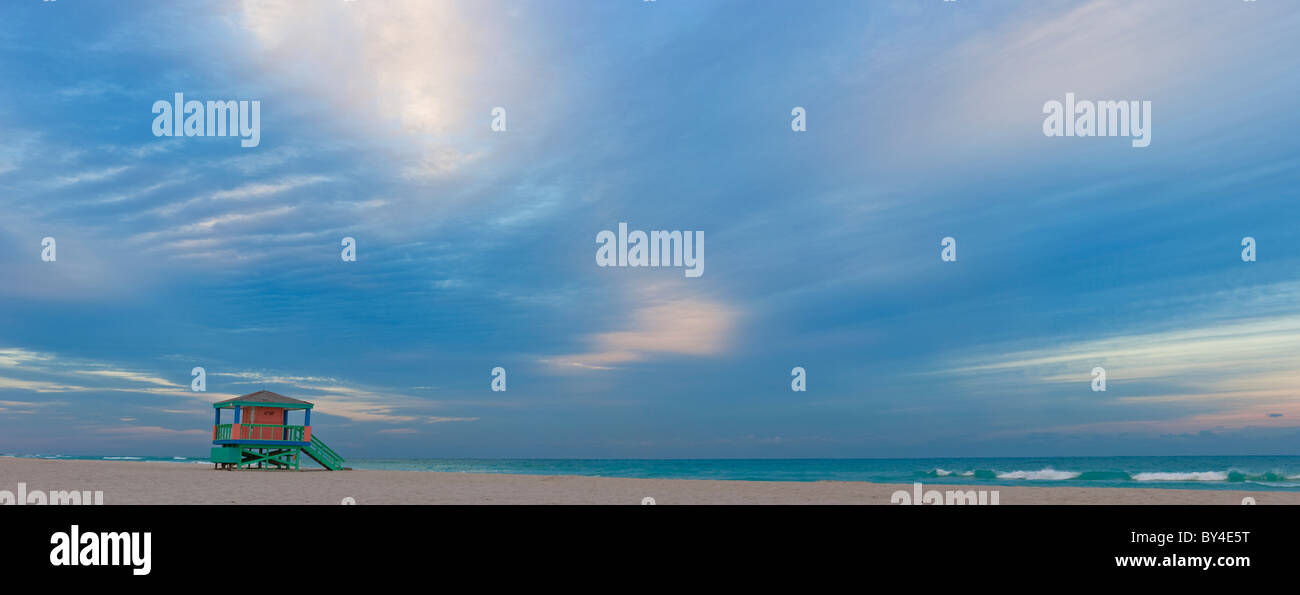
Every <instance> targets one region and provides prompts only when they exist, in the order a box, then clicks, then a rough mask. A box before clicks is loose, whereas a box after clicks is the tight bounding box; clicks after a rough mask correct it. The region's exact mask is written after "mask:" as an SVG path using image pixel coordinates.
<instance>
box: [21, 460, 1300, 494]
mask: <svg viewBox="0 0 1300 595" xmlns="http://www.w3.org/2000/svg"><path fill="white" fill-rule="evenodd" d="M6 456H22V457H35V458H50V459H82V460H87V459H89V460H137V461H166V462H174V463H189V464H206V463H207V460H206V459H205V458H203V457H201V456H200V457H179V456H177V457H144V456H140V457H135V456H68V455H6ZM347 464H348V466H350V467H352V468H354V469H389V470H400V471H445V472H452V473H520V474H532V475H582V476H588V477H642V478H664V479H719V480H745V481H865V482H875V483H911V482H916V481H919V482H922V483H925V484H968V485H1001V486H1013V485H1037V486H1076V487H1108V488H1152V487H1162V488H1177V489H1194V490H1218V489H1222V490H1287V491H1300V457H1298V456H1226V457H1225V456H1204V457H1198V456H1183V457H1150V456H1147V457H1047V458H1034V457H1017V458H934V459H348V461H347Z"/></svg>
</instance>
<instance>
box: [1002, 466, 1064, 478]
mask: <svg viewBox="0 0 1300 595" xmlns="http://www.w3.org/2000/svg"><path fill="white" fill-rule="evenodd" d="M1078 476H1079V473H1078V472H1077V471H1057V470H1056V469H1053V468H1051V467H1047V468H1045V469H1039V470H1038V471H1007V472H1004V473H999V474H997V477H998V479H1034V480H1056V481H1060V480H1063V479H1074V478H1076V477H1078Z"/></svg>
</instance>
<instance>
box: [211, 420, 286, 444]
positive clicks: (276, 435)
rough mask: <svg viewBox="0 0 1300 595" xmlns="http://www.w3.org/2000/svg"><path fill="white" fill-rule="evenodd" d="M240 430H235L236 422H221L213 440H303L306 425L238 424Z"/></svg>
mask: <svg viewBox="0 0 1300 595" xmlns="http://www.w3.org/2000/svg"><path fill="white" fill-rule="evenodd" d="M238 425H239V431H238V432H235V431H234V426H235V424H221V425H218V426H217V427H216V432H215V433H214V434H213V438H212V439H213V440H286V441H289V442H302V441H303V429H304V426H286V425H280V424H238Z"/></svg>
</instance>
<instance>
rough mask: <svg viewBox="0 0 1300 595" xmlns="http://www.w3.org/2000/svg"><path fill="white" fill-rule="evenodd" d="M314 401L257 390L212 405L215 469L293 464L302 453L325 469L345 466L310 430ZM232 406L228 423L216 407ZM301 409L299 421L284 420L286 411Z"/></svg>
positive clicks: (213, 461)
mask: <svg viewBox="0 0 1300 595" xmlns="http://www.w3.org/2000/svg"><path fill="white" fill-rule="evenodd" d="M312 407H315V405H313V404H311V403H308V402H307V401H301V400H298V399H295V398H292V397H286V396H284V395H281V394H278V393H273V392H271V391H269V390H259V391H257V392H255V393H249V394H246V395H244V396H242V397H235V398H233V399H226V400H224V401H219V402H216V403H213V404H212V408H213V410H215V412H216V415H215V418H214V420H213V422H212V457H211V458H212V465H213V468H215V469H294V470H297V469H299V461H300V459H301V458H302V455H304V454H305V455H307V456H309V457H311V459H312V460H313V461H316V462H317V463H318V464H320V466H321V467H324V468H326V469H328V470H330V471H340V470H343V469H347V467H344V466H343V457H341V456H339V453H336V452H334V450H333V449H331V448H330V447H328V446H325V443H324V442H322V441H321V439H320V438H317V437H315V436H312V435H311V410H312ZM226 409H233V410H234V412H235V413H234V420H233V421H232V422H231V423H228V424H223V423H221V412H222V411H223V410H226ZM295 411H302V414H303V418H302V425H300V426H295V425H289V414H290V412H295Z"/></svg>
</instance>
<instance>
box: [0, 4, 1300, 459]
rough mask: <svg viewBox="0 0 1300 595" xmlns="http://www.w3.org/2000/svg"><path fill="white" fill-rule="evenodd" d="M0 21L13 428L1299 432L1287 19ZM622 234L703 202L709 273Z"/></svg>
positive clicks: (519, 7)
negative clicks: (623, 252)
mask: <svg viewBox="0 0 1300 595" xmlns="http://www.w3.org/2000/svg"><path fill="white" fill-rule="evenodd" d="M0 14H2V16H3V21H4V22H5V23H6V26H4V27H0V48H2V49H3V51H2V52H0V78H3V80H4V81H5V82H6V84H4V85H2V86H0V135H2V138H3V142H2V143H0V209H2V212H3V214H4V216H3V217H0V271H2V272H3V283H0V452H18V453H56V452H57V453H65V454H198V453H202V452H204V449H205V448H206V440H207V438H206V437H207V436H208V435H209V433H210V427H209V426H210V424H211V421H210V420H211V409H210V406H209V403H211V402H212V401H215V400H218V399H223V398H228V397H230V396H235V395H239V394H244V393H248V392H252V391H255V390H259V389H263V388H265V389H269V390H274V391H277V392H280V393H283V394H286V395H290V396H295V397H299V398H303V399H307V400H311V401H314V402H316V403H318V408H317V414H316V415H315V416H314V417H313V422H314V425H315V427H316V431H317V432H318V433H319V435H320V436H321V437H323V438H325V439H327V440H328V441H329V442H330V444H331V445H332V446H335V447H336V449H337V450H339V451H340V452H342V453H343V454H344V455H345V456H355V457H375V456H400V457H458V456H475V457H497V456H508V457H822V456H826V457H859V456H861V457H906V456H913V457H921V456H979V455H984V456H1001V455H1014V456H1051V455H1094V454H1095V455H1125V454H1245V453H1260V454H1273V453H1277V454H1285V453H1290V452H1292V451H1293V449H1294V448H1295V445H1296V444H1297V441H1298V440H1300V428H1298V427H1297V426H1298V425H1300V406H1298V405H1297V399H1296V394H1297V390H1296V389H1297V385H1298V384H1300V377H1297V375H1296V373H1295V369H1296V363H1297V362H1300V306H1297V304H1298V303H1300V301H1297V298H1300V279H1297V277H1296V271H1297V270H1300V269H1298V268H1297V265H1300V233H1298V232H1297V224H1296V222H1297V221H1300V206H1297V205H1300V201H1298V200H1297V198H1300V196H1297V194H1300V192H1298V191H1297V190H1296V188H1297V182H1298V181H1300V180H1298V179H1297V178H1298V176H1297V174H1296V173H1295V172H1296V167H1297V165H1300V163H1298V162H1300V140H1298V139H1297V137H1296V135H1295V130H1296V129H1297V124H1300V116H1298V115H1297V113H1296V110H1295V106H1296V101H1295V97H1296V96H1297V92H1298V91H1300V78H1298V77H1296V76H1295V73H1296V72H1298V71H1300V51H1298V50H1300V42H1297V41H1296V38H1295V35H1294V32H1295V31H1296V30H1300V12H1297V11H1295V10H1294V9H1293V8H1291V7H1289V6H1288V5H1286V4H1284V3H1279V2H1268V1H1260V2H1232V1H1204V0H1197V1H1191V2H1174V1H1168V2H1159V1H1156V2H1141V3H1132V2H1122V1H1118V0H1116V1H1104V0H1097V1H1091V2H1050V1H1044V2H1033V3H1025V5H1019V6H1018V5H1016V4H1014V3H1007V2H976V1H966V0H959V1H958V2H947V3H945V2H940V1H938V0H932V1H931V0H925V1H921V0H917V1H907V2H903V1H898V2H830V1H827V2H816V3H779V2H683V1H677V0H658V1H656V2H641V1H639V0H619V1H611V2H574V1H566V2H473V3H470V2H464V3H442V2H397V1H385V2H380V1H377V0H357V1H355V2H341V1H340V2H290V3H279V2H270V1H264V0H258V1H255V2H253V1H250V2H245V3H240V2H169V3H145V2H122V3H102V2H79V1H76V0H57V1H56V2H39V1H24V2H10V3H6V4H5V5H4V6H3V8H0ZM177 92H180V93H184V94H185V95H186V98H187V99H198V100H230V99H236V100H238V99H246V100H258V101H260V102H261V144H260V146H258V147H255V148H241V147H240V146H239V142H238V140H237V139H229V138H206V137H175V138H167V137H155V136H154V135H153V134H152V132H151V123H152V121H153V117H154V115H153V114H152V113H151V111H150V109H151V106H152V105H153V103H154V102H155V101H157V100H170V99H171V98H172V96H173V94H174V93H177ZM1068 92H1073V93H1075V94H1076V95H1077V96H1079V97H1080V98H1088V99H1099V100H1100V99H1114V100H1145V101H1151V102H1152V106H1153V107H1152V112H1153V116H1152V135H1151V138H1152V142H1151V145H1150V146H1149V147H1146V148H1133V147H1131V146H1130V144H1129V141H1128V139H1125V138H1104V137H1098V138H1049V137H1046V136H1044V135H1043V133H1042V121H1043V113H1042V106H1043V104H1044V102H1047V101H1051V100H1057V101H1060V100H1063V99H1064V96H1065V94H1066V93H1068ZM496 106H502V107H505V108H506V109H507V111H508V129H507V131H506V132H499V133H498V132H493V131H492V130H491V129H490V126H489V124H490V122H491V110H492V108H493V107H496ZM794 106H801V107H804V108H805V109H806V111H807V114H808V115H807V131H806V132H797V133H796V132H793V131H792V130H791V126H790V120H791V116H790V113H791V109H792V108H793V107H794ZM619 222H627V223H628V224H629V226H630V227H631V228H633V229H641V230H657V229H679V230H700V231H703V232H704V235H705V240H706V247H707V249H706V252H705V259H706V262H707V266H706V268H705V271H706V272H705V274H704V275H703V276H702V277H699V278H686V277H684V276H683V274H682V271H681V270H680V269H671V268H670V269H633V268H602V267H598V266H596V264H595V260H594V255H595V250H596V247H597V245H596V244H595V242H594V238H595V236H596V234H597V233H598V232H600V231H602V230H613V229H616V228H617V225H618V223H619ZM46 236H52V237H54V238H56V240H57V242H58V244H57V246H58V252H57V254H58V259H57V261H56V262H52V263H50V262H42V261H41V259H40V252H41V239H42V238H44V237H46ZM345 236H349V237H354V238H356V240H357V244H358V260H357V261H356V262H343V261H342V260H341V259H340V258H339V252H340V249H341V248H340V246H339V243H340V240H341V238H343V237H345ZM945 236H951V237H954V238H956V239H957V240H958V246H959V251H958V255H959V257H958V260H957V262H942V261H941V260H940V258H939V251H940V247H939V241H940V239H941V238H943V237H945ZM1245 236H1251V237H1254V238H1256V240H1257V243H1258V260H1257V261H1256V262H1250V263H1246V262H1242V259H1241V257H1240V254H1241V245H1240V243H1241V239H1242V238H1243V237H1245ZM194 366H202V367H204V368H205V369H206V371H207V375H208V377H207V392H206V393H195V392H191V391H190V390H189V382H190V370H191V368H192V367H194ZM496 366H502V367H504V368H506V370H507V378H508V390H507V391H505V392H493V391H491V390H490V381H491V376H490V370H491V369H492V368H494V367H496ZM795 366H802V367H804V368H805V369H806V370H807V373H808V390H807V391H806V392H792V391H791V390H790V380H791V376H790V370H791V368H793V367H795ZM1095 366H1103V367H1105V368H1106V370H1107V390H1106V391H1105V392H1094V391H1092V390H1091V384H1090V383H1091V380H1092V376H1091V373H1090V372H1091V370H1092V369H1093V368H1094V367H1095Z"/></svg>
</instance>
